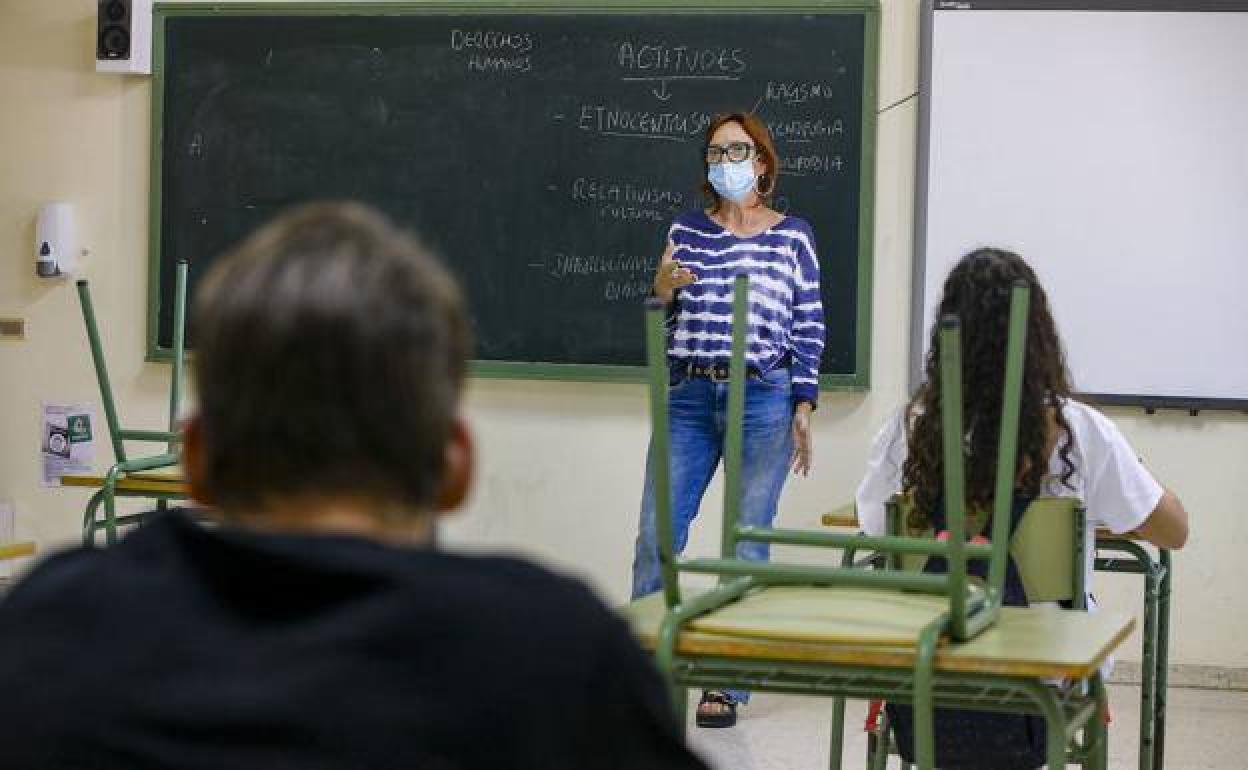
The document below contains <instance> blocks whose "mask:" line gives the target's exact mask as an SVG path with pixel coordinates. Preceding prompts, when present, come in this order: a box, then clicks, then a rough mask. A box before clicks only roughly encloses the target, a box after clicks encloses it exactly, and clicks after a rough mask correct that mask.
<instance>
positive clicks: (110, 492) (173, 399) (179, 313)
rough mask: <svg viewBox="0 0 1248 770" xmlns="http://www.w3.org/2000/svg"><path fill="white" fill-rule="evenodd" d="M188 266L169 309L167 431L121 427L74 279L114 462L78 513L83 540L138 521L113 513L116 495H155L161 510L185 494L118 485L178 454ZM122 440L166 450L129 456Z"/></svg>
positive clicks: (91, 315)
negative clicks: (170, 341)
mask: <svg viewBox="0 0 1248 770" xmlns="http://www.w3.org/2000/svg"><path fill="white" fill-rule="evenodd" d="M187 273H188V266H187V263H186V261H180V262H178V266H177V273H176V279H175V281H176V286H175V290H176V293H175V299H174V312H173V371H172V374H171V375H170V387H169V420H168V427H167V429H166V430H137V429H131V428H123V427H121V423H120V421H119V420H118V418H117V407H116V405H115V404H114V402H113V388H112V384H111V383H110V381H109V377H108V364H107V362H106V361H105V359H104V349H103V346H102V345H101V344H100V332H99V327H98V326H97V324H96V321H95V309H94V307H93V306H92V304H91V290H90V288H89V287H88V286H87V282H86V281H85V280H79V281H78V302H79V305H80V306H81V308H82V320H83V323H84V324H85V325H86V328H87V341H88V342H89V343H90V345H91V360H92V363H93V364H94V365H95V377H96V380H97V381H98V382H99V385H100V400H101V402H103V406H104V418H105V422H106V423H107V425H108V437H109V440H110V443H111V444H112V447H113V459H114V464H113V465H112V466H111V467H110V468H109V469H108V473H107V474H105V476H104V480H103V482H102V483H101V485H100V488H99V490H98V491H97V492H96V493H95V494H93V495H92V496H91V499H90V500H89V501H88V502H87V508H86V511H85V513H84V514H83V521H82V540H83V543H84V544H86V545H90V544H93V543H94V542H95V535H96V532H97V531H98V530H99V529H101V528H102V529H103V530H104V532H105V538H106V541H107V542H108V543H109V544H110V545H111V544H113V543H115V542H117V527H118V525H120V524H137V523H142V520H143V516H144V514H142V513H138V514H129V515H125V516H118V515H117V498H118V497H140V498H147V499H154V500H155V501H156V506H157V510H164V509H165V508H166V507H167V505H168V501H169V500H171V499H182V498H185V497H186V495H185V493H182V492H155V491H144V492H134V491H127V490H122V489H118V486H117V485H118V481H120V480H121V479H123V478H126V477H128V476H133V475H135V474H140V473H142V472H143V471H151V470H155V469H158V468H171V467H174V466H176V465H177V464H178V462H179V460H180V458H181V447H180V441H181V438H180V436H179V434H178V424H177V422H178V410H179V408H180V407H181V399H182V382H183V371H184V369H185V352H186V328H185V327H186V285H187ZM127 441H142V442H154V443H163V444H164V445H165V451H164V452H162V453H160V454H156V455H146V456H143V457H134V458H131V457H129V456H127V454H126V445H125V442H127ZM101 503H103V505H104V521H103V522H102V523H101V522H100V521H99V520H98V516H97V513H98V510H99V507H100V504H101Z"/></svg>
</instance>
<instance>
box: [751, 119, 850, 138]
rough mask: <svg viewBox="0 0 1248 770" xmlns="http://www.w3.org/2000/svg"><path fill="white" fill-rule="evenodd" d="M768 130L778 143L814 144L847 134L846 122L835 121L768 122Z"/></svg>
mask: <svg viewBox="0 0 1248 770" xmlns="http://www.w3.org/2000/svg"><path fill="white" fill-rule="evenodd" d="M767 129H768V130H769V131H771V136H772V138H773V139H775V140H776V141H777V142H813V141H814V140H816V139H831V138H832V137H834V136H841V135H844V134H845V121H843V120H841V119H840V118H836V119H834V120H775V121H767Z"/></svg>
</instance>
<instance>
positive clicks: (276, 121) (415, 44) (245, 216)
mask: <svg viewBox="0 0 1248 770" xmlns="http://www.w3.org/2000/svg"><path fill="white" fill-rule="evenodd" d="M878 26H879V25H878V9H877V7H876V3H875V2H855V3H852V4H851V3H845V2H825V3H811V4H808V5H806V6H788V5H785V6H774V7H771V6H767V5H765V4H759V3H750V4H748V5H747V4H746V3H737V2H727V3H725V2H718V3H715V4H714V5H713V6H712V5H702V6H698V5H690V6H685V5H673V4H668V3H650V4H649V6H646V5H644V4H643V5H641V6H639V5H638V4H637V3H635V2H634V3H632V4H631V5H629V4H624V3H618V4H612V5H607V6H603V5H596V6H594V7H592V8H590V7H584V6H578V5H572V4H556V5H551V4H549V3H545V4H541V5H537V4H531V5H526V4H516V3H510V4H507V5H506V6H505V7H498V8H489V7H485V6H482V5H479V4H476V3H472V4H469V3H459V4H445V3H442V4H438V5H432V4H417V3H389V4H385V3H366V4H345V3H344V4H267V5H266V4H262V3H246V4H243V3H235V4H214V3H202V4H194V3H192V4H185V3H179V4H176V5H175V4H168V5H158V6H157V9H156V15H155V61H156V78H155V83H154V94H153V107H154V109H153V113H154V114H153V136H154V152H153V176H152V190H153V193H152V212H151V221H152V228H153V232H152V238H151V247H152V256H151V265H152V268H151V277H150V280H151V288H150V297H151V303H150V304H151V308H150V314H149V343H150V344H149V353H150V354H152V355H154V356H155V355H159V354H160V352H161V351H162V350H163V349H165V348H167V347H168V346H169V342H170V339H171V324H172V301H171V298H172V294H173V276H174V270H173V265H174V264H176V262H177V260H180V259H186V260H188V261H189V262H190V265H191V271H190V277H191V292H192V294H193V292H194V286H195V284H196V281H197V279H198V277H199V276H201V275H203V273H204V271H205V269H207V268H208V267H209V266H210V265H211V264H212V260H213V258H214V257H215V255H217V254H220V253H221V252H222V251H224V250H226V249H228V248H229V247H230V246H231V245H232V244H234V243H236V242H237V241H238V240H239V239H240V238H242V237H243V236H244V235H245V234H246V233H248V232H249V231H250V230H251V229H253V228H254V227H255V226H257V225H258V224H260V223H262V222H264V221H265V220H267V219H268V218H270V217H271V216H273V215H274V214H275V213H276V212H278V211H279V210H281V209H282V208H284V207H286V206H289V205H291V204H294V203H297V202H300V201H306V200H313V199H343V198H351V199H358V200H363V201H366V202H368V203H370V204H372V205H374V206H376V207H378V208H379V209H381V210H383V211H385V212H386V213H387V214H388V215H390V216H391V217H392V218H394V219H395V220H397V221H398V222H400V223H401V224H403V225H405V226H408V227H410V228H411V229H413V230H415V231H416V232H417V233H418V234H419V235H420V237H421V238H422V239H423V240H424V241H425V242H426V243H427V244H428V245H429V246H431V247H432V248H433V249H434V250H435V251H436V252H437V253H439V254H440V255H441V256H442V257H443V259H444V260H445V261H446V262H447V264H448V265H449V266H450V268H451V269H452V270H453V271H454V272H455V273H456V274H457V275H458V276H459V278H460V279H461V281H462V283H463V284H464V286H465V288H466V291H467V294H468V297H469V301H470V304H471V311H472V316H473V322H474V326H475V331H476V337H477V358H478V361H477V363H476V364H475V369H474V371H475V372H476V373H477V374H478V375H486V376H509V377H511V376H514V377H547V378H549V377H556V378H568V379H634V378H640V376H641V369H640V366H641V364H642V362H643V337H642V320H641V319H642V300H643V299H644V296H645V294H646V292H647V290H648V288H649V284H650V280H651V276H652V274H653V270H654V267H655V264H656V263H657V260H658V258H659V255H660V253H661V251H662V246H663V242H664V238H665V236H666V232H667V227H668V223H669V222H670V220H671V219H672V217H674V216H675V215H676V214H677V213H679V212H680V211H682V210H685V209H689V208H694V207H698V206H701V205H702V199H701V195H700V193H699V187H700V183H701V171H702V169H701V161H700V158H699V153H700V150H701V138H702V135H703V133H704V128H705V126H706V124H707V123H708V122H709V120H710V118H711V117H712V116H713V115H715V114H716V113H719V112H723V111H727V110H733V109H754V110H755V111H756V112H758V113H759V114H760V115H761V116H762V117H763V118H764V119H765V120H766V121H767V122H768V124H769V125H770V126H771V128H772V131H773V134H774V136H775V138H776V142H777V148H778V150H779V153H780V155H781V158H782V167H783V172H784V173H783V174H782V176H781V179H780V183H779V190H778V193H779V195H778V198H777V207H778V208H781V209H783V210H786V211H788V212H790V213H793V214H797V215H799V216H802V217H804V218H806V219H807V220H808V221H809V222H810V223H811V225H812V227H813V228H814V232H815V236H816V241H817V246H818V250H819V254H820V261H821V265H822V279H823V301H824V308H825V313H826V316H827V325H828V344H827V352H826V354H825V356H824V360H823V362H822V366H821V370H822V372H823V374H824V377H823V382H824V385H825V386H828V387H838V386H839V387H848V388H862V387H865V386H866V385H867V382H868V376H867V362H868V361H869V339H870V335H869V329H868V324H869V320H870V307H869V305H870V274H871V251H870V248H871V242H872V233H871V222H872V197H871V195H872V176H873V148H874V118H875V106H874V105H875V87H874V83H875V56H876V50H877V37H878ZM189 343H190V344H191V345H192V346H193V345H194V340H193V339H191V340H189Z"/></svg>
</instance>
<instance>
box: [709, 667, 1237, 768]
mask: <svg viewBox="0 0 1248 770" xmlns="http://www.w3.org/2000/svg"><path fill="white" fill-rule="evenodd" d="M1139 697H1140V691H1139V688H1138V687H1131V686H1125V685H1111V686H1110V703H1111V708H1112V712H1113V716H1114V724H1113V726H1112V727H1111V728H1110V768H1111V770H1136V769H1137V768H1138V765H1137V763H1136V762H1137V760H1136V740H1137V736H1138V734H1139ZM830 703H831V701H828V700H822V699H817V698H796V697H788V696H779V695H756V696H755V697H754V699H753V700H752V701H751V702H750V705H749V706H747V707H746V708H745V709H743V710H742V712H741V716H742V718H741V721H740V722H739V723H738V725H737V727H735V728H732V729H728V730H699V729H697V728H693V727H690V729H689V736H690V740H691V742H692V744H693V747H694V749H695V750H696V751H698V753H699V754H701V755H702V756H703V757H705V758H706V759H707V760H708V762H709V763H710V765H711V766H712V767H713V768H715V770H821V769H822V768H826V767H827V762H828V718H829V715H830V713H831V711H830V709H831V707H830ZM865 713H866V707H865V704H863V703H861V702H855V701H850V703H849V707H848V708H847V709H846V715H845V723H846V741H845V762H844V765H843V767H844V768H845V770H859V769H860V768H862V767H863V764H864V762H863V755H864V752H865V746H866V739H865V736H864V735H863V732H862V722H863V719H864V717H865ZM1167 721H1168V725H1167V729H1166V770H1248V692H1235V691H1217V690H1178V689H1173V690H1171V691H1170V707H1169V710H1168V712H1167ZM889 767H890V768H896V767H897V760H896V759H895V758H894V759H893V761H892V763H891V764H890V765H889Z"/></svg>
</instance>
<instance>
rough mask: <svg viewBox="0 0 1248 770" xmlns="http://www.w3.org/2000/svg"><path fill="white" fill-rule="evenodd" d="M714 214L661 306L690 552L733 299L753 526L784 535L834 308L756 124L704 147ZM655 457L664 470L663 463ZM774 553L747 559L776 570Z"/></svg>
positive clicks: (717, 128)
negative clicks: (827, 314) (745, 288)
mask: <svg viewBox="0 0 1248 770" xmlns="http://www.w3.org/2000/svg"><path fill="white" fill-rule="evenodd" d="M703 162H704V167H705V172H706V181H705V182H704V183H703V187H702V189H703V192H704V193H705V194H706V196H707V200H708V204H709V205H708V207H707V208H706V209H697V210H693V211H688V212H686V213H684V214H681V215H680V216H678V217H677V218H676V220H675V221H674V222H672V226H671V229H670V230H669V231H668V236H667V248H666V250H665V251H664V253H663V258H662V260H661V261H660V263H659V269H658V273H657V274H656V275H655V279H654V294H655V296H657V297H659V298H660V299H662V300H663V301H664V302H666V303H667V306H668V337H667V361H668V367H669V370H670V380H669V383H670V388H669V394H668V398H669V413H670V426H671V427H670V431H671V473H672V519H673V520H672V525H673V527H672V528H673V535H674V540H675V542H674V543H673V547H674V548H675V550H676V551H677V552H680V551H683V550H684V548H685V543H686V542H687V540H688V535H689V525H690V523H691V522H692V520H693V518H694V516H696V515H697V512H698V508H699V506H700V504H701V502H702V496H703V494H704V493H705V492H706V488H707V485H708V484H709V483H710V481H711V477H712V476H713V475H714V473H715V468H716V467H717V466H718V465H719V462H720V458H721V457H722V456H723V450H724V435H725V431H726V428H727V426H726V425H725V420H726V415H727V401H728V375H729V371H728V364H729V359H730V353H731V347H732V290H733V279H734V278H735V277H736V276H738V275H742V274H744V275H748V276H749V278H750V297H749V300H750V301H749V329H748V330H747V338H746V354H745V360H746V384H745V418H744V419H745V425H744V442H743V452H742V466H741V488H742V499H741V522H740V523H741V524H742V525H746V526H751V525H752V526H760V527H768V526H771V523H772V521H773V520H774V519H775V517H776V503H777V501H778V500H779V498H780V491H781V489H782V488H783V487H784V481H785V478H786V477H787V476H788V470H789V468H790V467H792V469H793V471H794V472H795V473H800V474H802V475H803V476H804V475H806V474H808V473H809V472H810V461H811V436H810V415H811V413H812V412H813V411H814V409H815V405H816V402H817V400H818V397H819V382H818V375H819V361H820V358H821V357H822V355H823V342H824V327H823V305H822V301H821V299H820V291H819V260H818V259H817V257H816V255H815V239H814V235H813V233H812V232H811V229H810V225H809V224H807V223H806V221H805V220H803V219H800V218H799V217H795V216H789V215H785V214H781V213H780V212H778V211H776V210H774V209H772V208H771V206H770V202H771V198H772V196H773V195H774V194H775V192H776V182H777V179H778V177H779V160H778V158H777V156H776V149H775V145H774V144H773V143H772V140H771V136H770V134H769V132H768V130H767V126H766V124H764V123H763V122H762V121H761V120H760V119H759V118H758V117H756V116H755V115H753V114H752V113H741V112H737V113H730V114H727V115H721V116H718V117H716V118H715V119H714V120H713V121H711V124H710V126H709V127H708V128H707V131H706V139H705V144H704V146H703ZM652 461H653V458H652V459H651V462H652ZM655 539H656V528H655V495H654V474H653V468H652V467H650V465H649V463H647V468H646V481H645V491H644V494H643V496H642V503H641V522H640V525H639V527H638V534H637V545H636V553H635V556H634V561H633V598H637V597H640V596H645V595H647V594H651V593H654V592H655V591H658V590H659V588H660V577H659V559H658V546H657V543H656V542H655ZM768 553H769V551H768V546H767V544H766V543H755V542H743V543H740V544H739V545H738V546H737V556H738V557H739V558H743V559H755V560H766V559H767V557H768ZM747 697H748V693H743V692H718V691H709V692H704V693H703V694H702V700H701V702H700V703H699V704H698V713H697V724H698V725H699V726H701V727H730V726H732V725H733V724H735V723H736V718H737V704H738V703H742V702H744V701H745V700H746V699H747Z"/></svg>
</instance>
